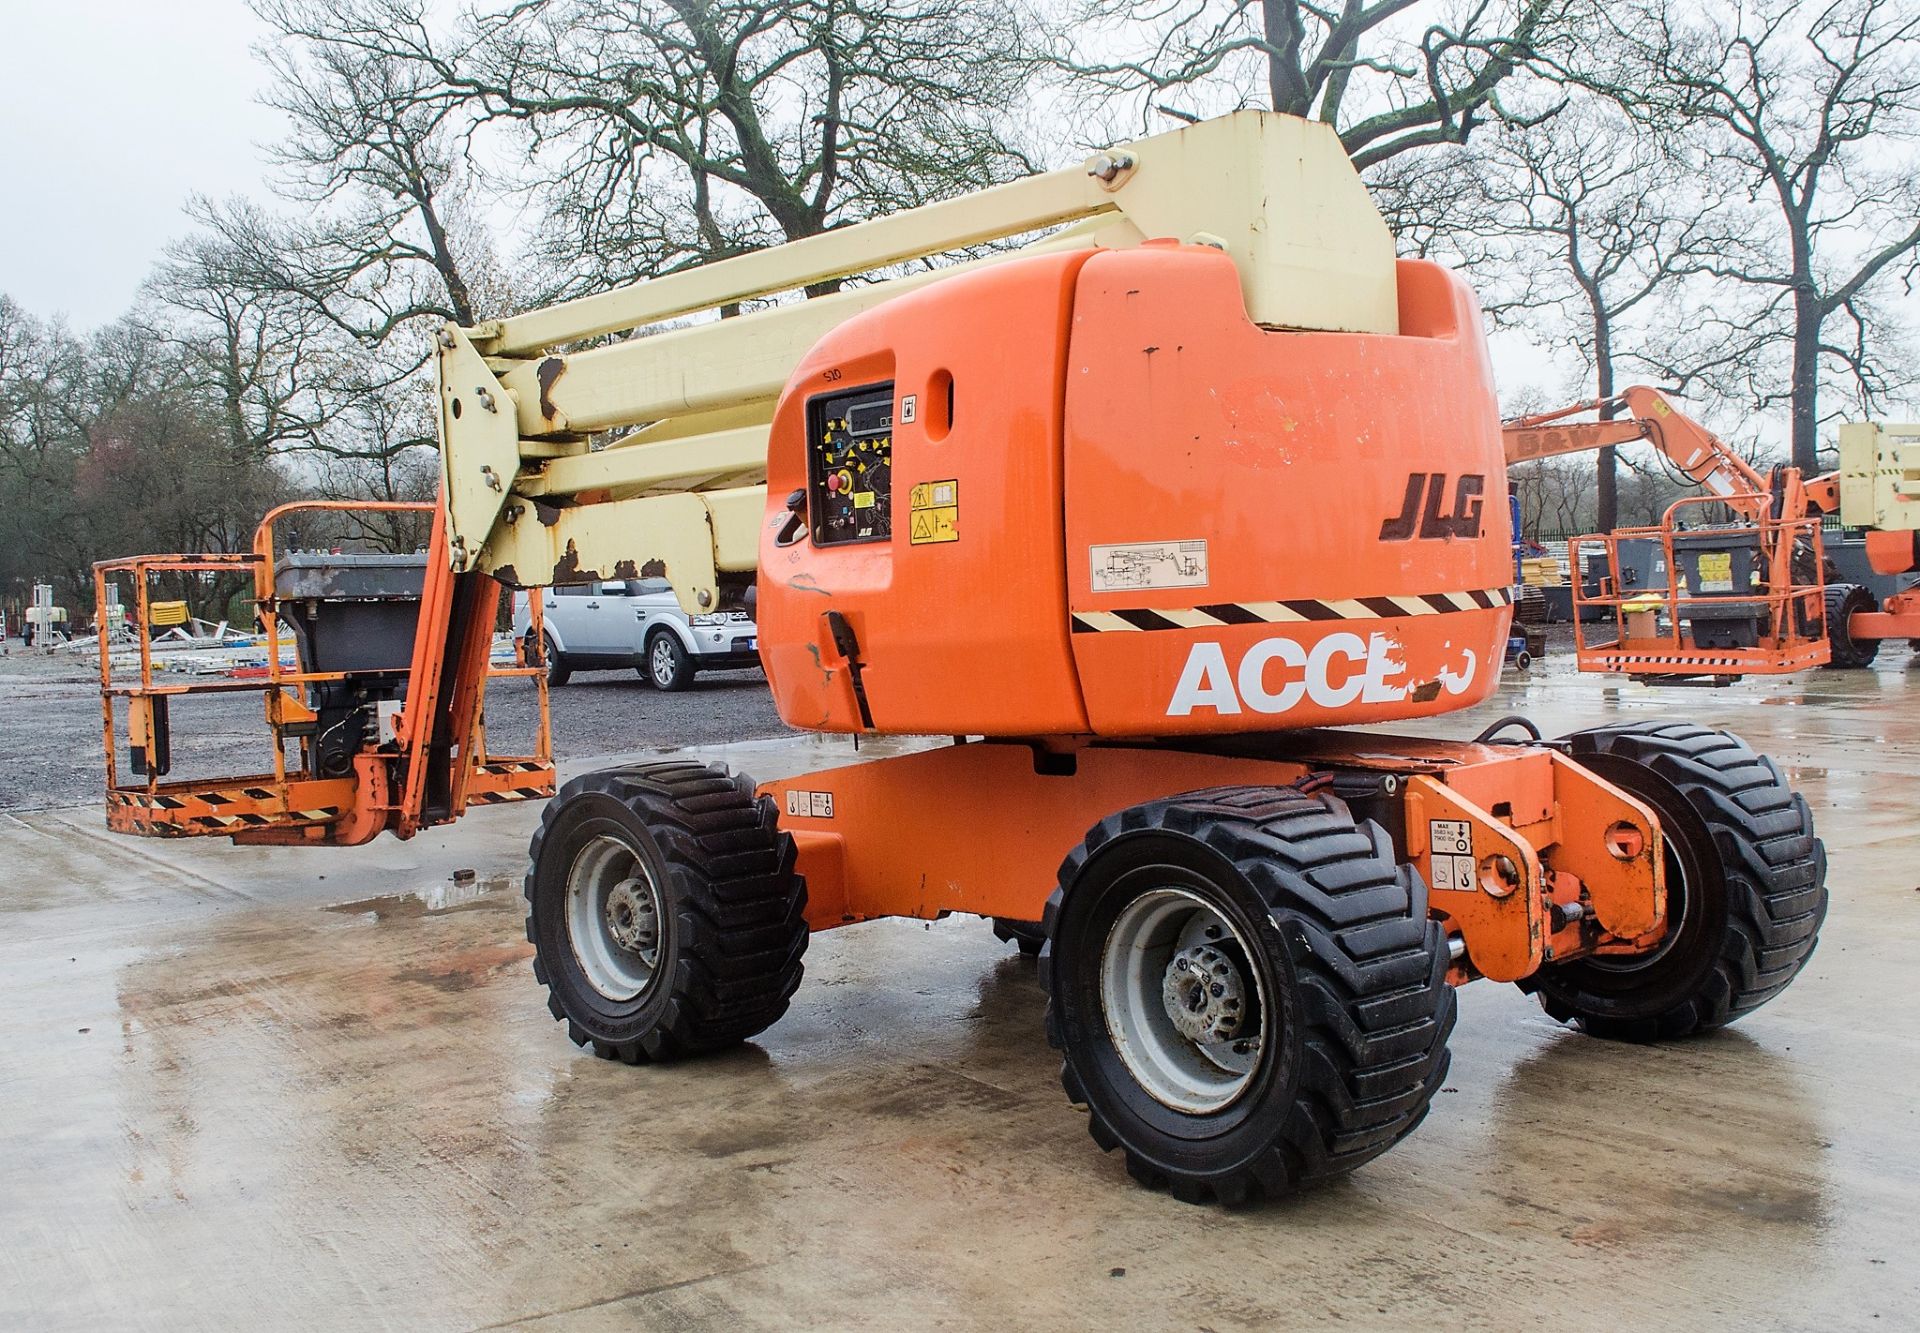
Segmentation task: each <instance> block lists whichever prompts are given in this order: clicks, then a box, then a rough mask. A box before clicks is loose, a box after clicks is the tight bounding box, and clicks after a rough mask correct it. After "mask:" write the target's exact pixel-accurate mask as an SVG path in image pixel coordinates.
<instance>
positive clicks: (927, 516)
mask: <svg viewBox="0 0 1920 1333" xmlns="http://www.w3.org/2000/svg"><path fill="white" fill-rule="evenodd" d="M907 508H908V510H909V511H910V512H911V513H912V516H913V527H912V528H911V529H910V535H909V538H908V540H910V541H911V542H912V543H913V544H914V545H915V546H925V545H928V544H929V543H932V542H957V541H959V540H960V483H959V482H958V481H923V482H921V483H920V484H919V485H918V486H915V487H914V488H913V491H912V493H911V494H910V495H909V496H908V497H907Z"/></svg>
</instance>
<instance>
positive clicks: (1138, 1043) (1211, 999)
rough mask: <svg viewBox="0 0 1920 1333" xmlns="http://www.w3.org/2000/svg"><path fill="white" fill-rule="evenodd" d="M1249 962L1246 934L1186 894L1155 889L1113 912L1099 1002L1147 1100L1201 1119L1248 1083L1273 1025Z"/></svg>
mask: <svg viewBox="0 0 1920 1333" xmlns="http://www.w3.org/2000/svg"><path fill="white" fill-rule="evenodd" d="M1253 958H1254V946H1253V945H1252V944H1251V942H1250V939H1249V937H1248V936H1246V935H1243V934H1242V933H1241V931H1240V929H1239V928H1238V927H1237V926H1236V925H1235V924H1234V923H1233V921H1231V920H1229V919H1228V917H1227V916H1226V915H1224V914H1223V913H1222V912H1221V911H1220V909H1219V908H1217V907H1215V906H1214V905H1213V904H1212V903H1210V902H1209V901H1207V899H1205V898H1203V897H1201V896H1200V895H1199V894H1198V893H1196V892H1194V891H1193V890H1192V889H1189V888H1186V887H1183V886H1180V885H1175V884H1168V885H1164V886H1156V887H1153V888H1150V889H1148V890H1147V891H1146V892H1144V893H1141V894H1139V895H1138V896H1137V897H1135V898H1133V899H1132V900H1131V901H1130V902H1128V903H1127V904H1126V905H1125V906H1124V907H1122V908H1121V909H1120V911H1119V913H1118V914H1117V915H1116V916H1115V918H1114V920H1113V924H1112V925H1111V926H1109V927H1108V929H1107V938H1106V943H1105V945H1104V947H1103V948H1102V950H1101V960H1100V1005H1101V1008H1102V1010H1103V1011H1104V1013H1105V1017H1106V1021H1107V1032H1108V1035H1109V1036H1110V1037H1111V1038H1112V1040H1113V1045H1114V1049H1115V1051H1116V1052H1117V1053H1118V1054H1119V1056H1120V1059H1121V1061H1122V1063H1124V1064H1125V1065H1126V1067H1127V1072H1128V1073H1129V1074H1131V1075H1132V1076H1133V1079H1134V1081H1135V1082H1136V1083H1137V1084H1138V1085H1139V1086H1140V1089H1141V1090H1142V1091H1143V1092H1145V1093H1146V1094H1147V1095H1148V1096H1150V1097H1152V1098H1153V1099H1154V1100H1155V1101H1157V1102H1159V1103H1161V1104H1162V1105H1164V1106H1168V1107H1171V1108H1173V1109H1174V1110H1176V1111H1182V1112H1185V1113H1187V1114H1190V1115H1207V1114H1211V1113H1213V1112H1216V1111H1220V1110H1223V1109H1224V1108H1226V1107H1228V1106H1230V1105H1232V1104H1233V1103H1234V1102H1235V1101H1237V1100H1239V1098H1240V1097H1241V1096H1243V1095H1244V1094H1245V1093H1246V1092H1247V1090H1248V1089H1249V1088H1251V1087H1252V1086H1253V1082H1254V1077H1255V1074H1256V1072H1257V1070H1258V1068H1259V1065H1260V1060H1261V1053H1262V1050H1263V1048H1264V1047H1265V1046H1266V1043H1267V1040H1268V1038H1269V1035H1270V1034H1269V1027H1270V1025H1271V1019H1270V1018H1269V1014H1270V1013H1271V1010H1270V1008H1269V1005H1268V999H1267V994H1266V989H1265V986H1264V983H1263V982H1262V980H1261V978H1260V974H1259V972H1258V971H1256V970H1252V969H1253V968H1254V966H1255V965H1254V963H1253Z"/></svg>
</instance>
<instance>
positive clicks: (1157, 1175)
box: [1040, 787, 1456, 1205]
mask: <svg viewBox="0 0 1920 1333" xmlns="http://www.w3.org/2000/svg"><path fill="white" fill-rule="evenodd" d="M1143 839H1172V840H1176V841H1177V842H1181V843H1186V844H1190V845H1191V846H1192V847H1194V848H1198V849H1201V853H1200V856H1199V857H1198V858H1197V859H1198V860H1200V861H1201V862H1210V863H1211V864H1213V865H1215V866H1216V867H1217V868H1218V871H1219V873H1221V874H1222V875H1224V876H1227V877H1230V878H1231V879H1232V880H1233V881H1235V882H1237V884H1238V885H1239V886H1240V887H1241V888H1243V889H1244V890H1245V891H1246V892H1247V893H1248V894H1250V895H1251V897H1252V901H1254V902H1257V903H1258V904H1259V905H1260V906H1261V907H1262V908H1263V909H1264V914H1265V915H1264V919H1263V920H1261V921H1259V922H1255V923H1252V924H1254V925H1255V927H1256V929H1257V930H1258V932H1259V934H1260V936H1261V940H1262V945H1263V947H1264V948H1265V949H1266V950H1267V951H1268V953H1269V954H1270V956H1271V967H1272V977H1273V979H1275V980H1278V981H1284V982H1285V983H1286V984H1290V985H1291V986H1292V991H1291V1000H1290V1001H1289V1004H1290V1005H1291V1007H1292V1012H1293V1016H1294V1018H1295V1019H1296V1020H1298V1021H1292V1022H1288V1023H1286V1025H1285V1030H1284V1031H1283V1032H1281V1034H1280V1039H1279V1040H1278V1041H1276V1042H1274V1043H1272V1044H1273V1045H1274V1046H1275V1048H1276V1053H1275V1054H1273V1055H1270V1056H1268V1057H1265V1058H1263V1062H1262V1066H1261V1068H1262V1070H1263V1071H1266V1072H1264V1073H1262V1074H1260V1075H1257V1076H1256V1082H1255V1084H1254V1085H1253V1087H1252V1088H1250V1089H1249V1091H1248V1093H1247V1095H1246V1097H1245V1098H1244V1099H1243V1100H1245V1101H1247V1102H1257V1103H1258V1105H1252V1106H1250V1107H1249V1109H1248V1111H1247V1112H1246V1114H1245V1115H1244V1117H1243V1122H1242V1123H1243V1124H1245V1125H1248V1126H1251V1127H1252V1130H1251V1133H1250V1134H1249V1135H1247V1136H1244V1137H1246V1138H1248V1139H1250V1140H1251V1150H1245V1151H1243V1150H1242V1149H1243V1148H1247V1147H1248V1146H1249V1145H1248V1144H1241V1145H1236V1146H1235V1147H1234V1148H1233V1149H1232V1150H1230V1151H1226V1152H1222V1153H1221V1154H1220V1156H1219V1158H1218V1160H1213V1161H1207V1160H1204V1158H1205V1153H1204V1152H1202V1153H1201V1154H1199V1155H1197V1157H1193V1158H1190V1159H1189V1160H1186V1161H1184V1162H1182V1161H1175V1160H1173V1158H1174V1157H1175V1156H1176V1155H1178V1154H1175V1153H1171V1152H1169V1151H1167V1145H1166V1144H1165V1143H1163V1142H1158V1141H1156V1139H1155V1137H1154V1136H1153V1135H1152V1134H1142V1133H1141V1132H1140V1125H1139V1124H1138V1123H1137V1117H1132V1116H1131V1114H1130V1113H1125V1112H1124V1108H1120V1109H1116V1106H1115V1101H1116V1099H1115V1098H1114V1097H1113V1095H1112V1093H1111V1091H1110V1089H1109V1087H1108V1084H1109V1083H1111V1081H1112V1080H1111V1078H1110V1077H1106V1076H1102V1075H1101V1074H1100V1073H1099V1072H1098V1071H1097V1070H1096V1069H1094V1068H1093V1062H1092V1061H1090V1059H1089V1058H1088V1052H1089V1051H1090V1050H1091V1049H1093V1043H1096V1042H1099V1041H1101V1040H1103V1039H1104V1036H1103V1034H1104V1026H1103V1025H1104V1017H1103V1014H1102V1011H1101V1010H1100V1009H1099V1006H1098V1005H1097V1004H1096V1005H1094V1006H1093V1007H1092V1010H1091V1012H1081V1010H1082V1009H1084V1008H1085V1006H1083V1005H1075V1004H1073V1003H1069V1002H1067V1000H1068V998H1069V997H1070V993H1071V991H1072V989H1073V988H1074V987H1075V985H1076V983H1075V981H1074V979H1073V978H1069V977H1064V976H1063V975H1062V973H1063V970H1065V969H1066V968H1075V969H1078V968H1079V967H1081V966H1083V965H1082V964H1081V963H1080V961H1079V960H1078V959H1077V958H1069V959H1068V960H1066V962H1065V963H1064V964H1063V961H1062V946H1063V945H1065V946H1067V949H1068V950H1069V951H1071V950H1073V949H1075V947H1076V942H1075V941H1074V940H1069V939H1063V937H1062V935H1061V933H1060V932H1061V930H1062V929H1063V927H1064V928H1065V929H1068V930H1077V929H1079V928H1080V926H1079V925H1078V924H1077V923H1076V920H1075V918H1076V916H1078V915H1080V913H1079V912H1069V911H1068V908H1069V902H1068V899H1069V896H1070V895H1072V894H1074V893H1076V892H1079V891H1081V890H1080V888H1079V887H1078V886H1082V885H1086V884H1088V883H1089V882H1090V881H1089V880H1088V879H1087V878H1086V876H1087V875H1088V874H1089V873H1090V872H1096V871H1097V869H1098V867H1100V866H1101V864H1102V859H1103V857H1111V856H1114V855H1116V854H1119V853H1121V852H1122V850H1123V849H1125V848H1127V847H1128V845H1129V843H1132V842H1137V841H1139V840H1143ZM1059 882H1060V887H1059V888H1058V889H1057V890H1056V891H1055V892H1054V894H1053V895H1052V897H1051V898H1050V899H1049V900H1048V903H1047V909H1046V920H1045V925H1046V928H1047V934H1048V943H1047V946H1046V948H1045V949H1043V950H1042V952H1041V956H1040V972H1041V984H1042V985H1043V986H1044V987H1045V988H1046V990H1047V994H1048V1002H1047V1013H1046V1025H1047V1040H1048V1042H1049V1044H1050V1045H1052V1046H1053V1047H1054V1048H1055V1049H1056V1050H1060V1051H1061V1052H1062V1054H1063V1057H1064V1058H1063V1061H1062V1065H1061V1072H1060V1080H1061V1084H1062V1086H1063V1087H1064V1088H1065V1090H1066V1093H1067V1097H1068V1099H1069V1100H1070V1101H1071V1102H1072V1103H1073V1104H1074V1105H1076V1106H1084V1107H1086V1108H1087V1110H1088V1113H1089V1114H1088V1132H1089V1133H1090V1134H1091V1135H1092V1137H1093V1139H1094V1141H1095V1142H1096V1143H1098V1144H1099V1145H1100V1147H1101V1148H1102V1150H1104V1151H1111V1150H1112V1149H1114V1148H1116V1147H1117V1148H1120V1149H1121V1150H1122V1151H1123V1152H1124V1154H1125V1159H1126V1168H1127V1171H1128V1173H1129V1174H1130V1175H1132V1176H1133V1177H1134V1179H1135V1180H1137V1181H1139V1182H1140V1183H1142V1184H1144V1185H1146V1186H1148V1187H1149V1188H1166V1189H1168V1190H1169V1191H1170V1192H1171V1193H1172V1194H1173V1195H1174V1197H1175V1198H1177V1199H1180V1200H1182V1201H1184V1202H1189V1203H1204V1202H1206V1201H1208V1200H1209V1199H1212V1200H1216V1201H1218V1202H1220V1203H1222V1204H1227V1205H1237V1204H1241V1203H1245V1202H1247V1201H1249V1200H1251V1199H1253V1198H1256V1197H1274V1196H1278V1195H1282V1194H1285V1193H1288V1192H1290V1191H1292V1190H1295V1189H1298V1188H1301V1187H1303V1186H1308V1185H1312V1184H1316V1183H1319V1182H1322V1181H1326V1180H1329V1179H1332V1178H1335V1177H1338V1176H1342V1175H1345V1174H1346V1173H1348V1172H1350V1171H1352V1170H1354V1169H1355V1168H1357V1167H1359V1166H1362V1165H1364V1164H1365V1163H1367V1162H1369V1161H1371V1160H1373V1159H1374V1158H1375V1157H1378V1156H1379V1155H1380V1154H1382V1153H1384V1152H1386V1151H1387V1149H1389V1148H1391V1147H1393V1146H1394V1145H1395V1144H1396V1143H1398V1142H1399V1141H1400V1140H1401V1139H1403V1138H1405V1137H1406V1136H1407V1135H1408V1134H1409V1133H1411V1132H1412V1131H1413V1129H1414V1128H1415V1127H1416V1126H1417V1125H1419V1123H1420V1122H1421V1120H1422V1119H1424V1118H1425V1116H1426V1114H1427V1111H1428V1109H1429V1107H1430V1106H1431V1104H1432V1100H1433V1098H1434V1096H1435V1094H1436V1093H1437V1092H1438V1091H1439V1089H1440V1087H1441V1085H1442V1084H1443V1083H1444V1082H1445V1080H1446V1075H1447V1069H1448V1065H1449V1062H1450V1058H1451V1057H1450V1055H1449V1052H1448V1050H1447V1036H1448V1034H1449V1033H1450V1032H1451V1030H1452V1028H1453V1023H1454V1017H1455V1012H1456V1010H1455V998H1454V994H1453V990H1452V988H1451V987H1450V986H1448V985H1447V981H1446V974H1447V947H1446V938H1445V934H1444V931H1443V930H1442V928H1441V926H1440V925H1439V923H1438V922H1435V921H1432V920H1430V919H1429V918H1428V916H1427V886H1426V884H1425V883H1424V881H1423V880H1422V879H1421V878H1420V875H1419V874H1418V873H1417V872H1416V871H1415V870H1414V869H1413V868H1412V867H1411V866H1407V865H1401V864H1398V863H1396V861H1395V857H1394V850H1393V844H1392V841H1391V839H1390V838H1389V837H1388V835H1387V834H1386V832H1385V831H1384V830H1383V829H1381V828H1380V827H1379V825H1377V824H1375V823H1373V822H1372V821H1371V820H1369V821H1365V822H1359V823H1356V821H1355V820H1354V819H1353V817H1352V815H1351V814H1350V813H1349V812H1348V810H1347V807H1346V805H1345V804H1344V803H1343V802H1341V801H1340V800H1339V799H1337V798H1336V797H1334V796H1332V795H1331V794H1321V795H1304V794H1302V793H1300V792H1297V791H1293V790H1291V789H1286V788H1271V787H1226V788H1217V789H1212V790H1208V791H1200V792H1193V793H1189V794H1186V795H1181V796H1174V797H1168V798H1165V799H1162V800H1157V801H1151V802H1147V803H1145V804H1142V805H1138V806H1134V807H1131V808H1129V809H1126V810H1123V811H1120V812H1119V813H1117V814H1114V815H1111V816H1109V817H1107V818H1106V819H1104V820H1102V821H1101V822H1100V823H1099V824H1097V825H1095V826H1094V827H1093V829H1091V830H1090V831H1089V832H1088V834H1087V836H1086V839H1085V841H1084V842H1082V844H1081V845H1080V846H1079V847H1077V848H1075V849H1074V851H1073V852H1072V853H1071V854H1069V855H1068V857H1067V859H1066V861H1065V862H1064V863H1063V864H1062V865H1061V867H1060V875H1059ZM1093 882H1094V883H1096V884H1097V881H1093ZM1097 970H1098V961H1097V957H1096V958H1095V971H1096V972H1097ZM1080 984H1084V983H1080ZM1096 984H1097V983H1096ZM1278 1007H1281V1008H1285V1007H1286V1006H1278ZM1284 1016H1285V1015H1284V1014H1283V1015H1282V1017H1284ZM1091 1025H1100V1026H1098V1027H1097V1028H1096V1027H1094V1026H1091ZM1123 1077H1124V1076H1123ZM1135 1086H1136V1087H1137V1085H1135ZM1226 1110H1227V1111H1228V1112H1231V1111H1233V1110H1234V1108H1233V1107H1229V1108H1226ZM1223 1114H1224V1112H1223ZM1228 1133H1230V1134H1238V1133H1239V1129H1238V1128H1235V1129H1234V1130H1231V1131H1228Z"/></svg>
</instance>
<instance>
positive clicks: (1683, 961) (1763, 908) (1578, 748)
mask: <svg viewBox="0 0 1920 1333" xmlns="http://www.w3.org/2000/svg"><path fill="white" fill-rule="evenodd" d="M1566 743H1567V745H1568V748H1569V751H1570V753H1571V754H1572V757H1573V759H1574V760H1575V762H1577V763H1579V764H1580V765H1581V766H1582V767H1584V768H1588V769H1591V770H1592V771H1593V772H1594V773H1597V774H1598V775H1599V776H1600V777H1602V778H1604V779H1606V780H1607V781H1608V782H1611V783H1613V784H1614V785H1615V786H1617V787H1620V788H1622V789H1624V790H1625V791H1627V792H1628V793H1629V794H1630V795H1632V796H1635V797H1637V798H1638V799H1640V800H1641V801H1644V802H1645V803H1646V804H1647V805H1649V806H1651V807H1653V811H1654V813H1655V814H1656V815H1657V816H1658V817H1659V820H1660V829H1661V834H1662V836H1663V838H1664V839H1665V841H1666V847H1667V922H1668V928H1667V936H1666V938H1665V939H1664V940H1662V941H1661V943H1660V944H1659V945H1658V946H1657V947H1656V948H1655V949H1654V950H1653V951H1652V952H1651V953H1648V954H1644V955H1641V956H1638V957H1633V958H1620V959H1617V960H1615V959H1600V958H1586V959H1580V960H1578V961H1576V962H1572V963H1567V964H1563V965H1561V966H1557V967H1556V966H1551V965H1549V966H1548V967H1545V968H1543V969H1542V970H1541V971H1540V972H1539V973H1538V974H1537V975H1536V976H1534V977H1532V978H1530V979H1529V980H1528V982H1527V983H1526V986H1527V988H1528V989H1531V990H1534V991H1537V992H1538V994H1539V997H1540V1004H1541V1007H1542V1008H1544V1009H1545V1010H1546V1011H1547V1013H1549V1014H1550V1015H1552V1016H1553V1017H1554V1018H1556V1019H1558V1020H1559V1021H1561V1022H1563V1023H1573V1024H1577V1025H1578V1026H1579V1027H1580V1028H1581V1029H1582V1030H1583V1031H1586V1032H1588V1033H1591V1034H1592V1035H1594V1036H1596V1037H1609V1038H1614V1039H1617V1040H1622V1041H1660V1040H1666V1039H1668V1038H1673V1037H1684V1036H1689V1035H1691V1034H1693V1033H1696V1032H1708V1031H1711V1030H1713V1029H1714V1028H1718V1027H1724V1026H1725V1025H1726V1024H1728V1023H1731V1022H1733V1021H1734V1020H1735V1019H1737V1018H1740V1017H1741V1016H1743V1015H1745V1014H1748V1013H1751V1012H1752V1011H1753V1010H1755V1009H1757V1008H1759V1007H1760V1006H1761V1005H1763V1004H1765V1003H1766V1002H1767V1001H1768V1000H1770V999H1772V998H1773V997H1774V996H1776V995H1778V994H1779V993H1780V992H1781V991H1783V990H1785V989H1786V988H1787V985H1788V984H1789V983H1790V982H1792V980H1793V979H1794V977H1795V976H1797V975H1798V974H1799V972H1800V969H1801V968H1803V967H1805V966H1806V963H1807V959H1808V958H1810V957H1812V955H1813V950H1814V946H1815V945H1816V944H1817V943H1818V942H1819V936H1820V923H1821V922H1822V921H1823V920H1825V918H1826V914H1827V889H1826V876H1827V853H1826V848H1825V847H1824V846H1822V845H1821V842H1820V839H1819V838H1817V837H1815V836H1814V832H1813V817H1812V815H1811V814H1810V813H1809V812H1808V810H1807V803H1806V801H1805V799H1804V798H1802V797H1801V796H1800V795H1798V794H1797V793H1796V792H1794V791H1793V790H1792V789H1791V788H1789V787H1788V786H1787V784H1786V780H1785V779H1784V778H1782V777H1781V775H1780V770H1779V768H1778V767H1776V766H1775V765H1774V762H1773V761H1772V760H1771V759H1768V758H1766V757H1765V756H1763V755H1757V754H1755V753H1754V752H1753V751H1752V750H1750V749H1749V748H1747V744H1746V742H1745V741H1743V740H1741V739H1740V738H1739V737H1737V736H1732V735H1729V734H1728V733H1726V732H1724V731H1714V730H1711V729H1709V728H1707V727H1698V726H1694V725H1693V724H1692V723H1689V722H1642V723H1635V724H1632V725H1629V726H1621V727H1605V728H1601V729H1598V730H1594V731H1582V732H1576V733H1574V734H1573V735H1572V736H1569V737H1567V738H1566Z"/></svg>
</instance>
